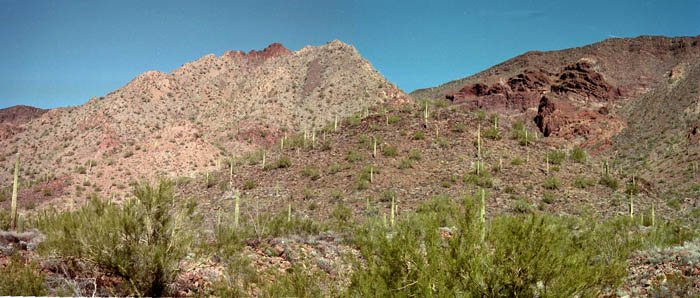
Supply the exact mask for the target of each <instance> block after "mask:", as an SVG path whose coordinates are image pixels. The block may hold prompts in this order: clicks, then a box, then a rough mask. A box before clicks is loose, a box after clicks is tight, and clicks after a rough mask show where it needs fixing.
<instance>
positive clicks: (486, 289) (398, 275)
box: [346, 198, 630, 297]
mask: <svg viewBox="0 0 700 298" xmlns="http://www.w3.org/2000/svg"><path fill="white" fill-rule="evenodd" d="M470 201H471V198H467V199H465V207H464V210H466V212H464V213H462V212H460V210H462V209H461V208H459V207H458V206H457V207H452V206H450V202H449V200H444V199H439V198H436V199H433V202H431V203H432V204H430V205H433V206H444V208H443V207H437V208H434V209H433V208H430V207H419V208H418V210H419V212H417V213H416V214H414V215H410V216H406V217H403V216H402V217H400V218H399V219H398V220H397V223H396V225H395V226H394V227H393V228H387V227H384V226H383V224H382V223H381V221H369V222H368V223H366V224H365V225H363V226H362V227H360V228H358V230H357V231H356V232H355V233H354V235H355V238H354V239H353V243H355V247H357V248H358V249H359V250H360V253H361V254H362V260H363V261H362V262H357V263H356V264H355V269H354V270H352V272H353V274H352V277H351V281H350V286H349V288H348V293H346V296H352V297H387V296H401V297H412V296H416V297H446V296H453V295H455V293H460V296H463V297H574V296H578V297H596V296H598V294H600V292H601V291H602V289H604V288H608V287H609V288H616V286H618V285H619V284H620V283H621V282H622V280H623V278H624V277H625V276H626V272H625V268H626V266H625V260H626V257H627V254H625V252H627V251H628V250H627V248H628V247H630V243H629V242H626V241H625V238H622V237H619V238H615V237H613V238H614V239H615V240H617V239H619V240H620V241H619V242H618V241H610V239H609V238H610V236H611V234H612V233H616V232H617V231H618V230H622V228H619V229H618V230H614V229H612V228H610V229H609V231H608V232H607V233H606V234H602V233H600V232H597V233H594V232H595V231H598V229H594V228H593V225H585V223H583V224H584V225H585V226H584V227H580V225H579V228H582V231H579V232H576V233H574V232H573V230H572V229H573V228H570V227H573V225H571V223H569V221H570V220H569V219H567V218H557V217H554V216H548V215H538V214H533V215H527V216H500V217H497V218H495V219H494V220H491V221H489V223H488V226H487V233H486V234H485V242H482V241H481V240H480V235H481V225H480V224H479V220H478V215H477V213H478V211H477V209H478V208H474V207H475V204H474V203H473V202H470ZM421 205H423V204H421ZM426 205H427V204H426ZM431 209H433V210H435V209H436V210H435V211H433V210H431ZM441 227H452V228H449V230H450V231H451V236H450V237H448V238H443V237H442V236H441ZM620 234H623V233H622V232H620ZM602 244H606V246H602ZM611 252H612V253H611ZM618 252H620V253H618ZM538 284H539V285H543V284H544V285H546V286H544V287H542V286H539V287H538V286H537V285H538Z"/></svg>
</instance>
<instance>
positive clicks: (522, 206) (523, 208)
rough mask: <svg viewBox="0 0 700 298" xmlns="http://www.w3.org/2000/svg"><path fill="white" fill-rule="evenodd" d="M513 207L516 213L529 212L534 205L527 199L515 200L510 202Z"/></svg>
mask: <svg viewBox="0 0 700 298" xmlns="http://www.w3.org/2000/svg"><path fill="white" fill-rule="evenodd" d="M510 206H511V208H513V211H514V212H516V213H529V212H532V210H533V207H532V204H530V203H528V202H527V201H525V200H522V199H520V200H515V201H512V202H511V203H510Z"/></svg>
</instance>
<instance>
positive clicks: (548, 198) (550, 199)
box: [542, 191, 556, 204]
mask: <svg viewBox="0 0 700 298" xmlns="http://www.w3.org/2000/svg"><path fill="white" fill-rule="evenodd" d="M554 201H556V196H555V195H554V192H551V191H545V192H544V193H543V194H542V202H545V203H547V204H552V203H554Z"/></svg>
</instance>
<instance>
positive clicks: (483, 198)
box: [479, 188, 486, 241]
mask: <svg viewBox="0 0 700 298" xmlns="http://www.w3.org/2000/svg"><path fill="white" fill-rule="evenodd" d="M479 217H480V220H481V241H484V238H486V191H484V189H483V188H482V189H481V211H480V212H479Z"/></svg>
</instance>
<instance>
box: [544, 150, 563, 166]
mask: <svg viewBox="0 0 700 298" xmlns="http://www.w3.org/2000/svg"><path fill="white" fill-rule="evenodd" d="M547 158H548V159H549V163H550V164H553V165H558V164H561V162H562V161H564V158H566V153H565V152H564V151H559V150H552V151H549V152H547Z"/></svg>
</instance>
